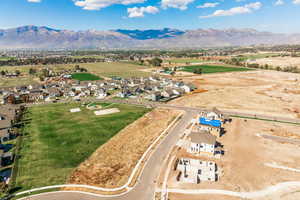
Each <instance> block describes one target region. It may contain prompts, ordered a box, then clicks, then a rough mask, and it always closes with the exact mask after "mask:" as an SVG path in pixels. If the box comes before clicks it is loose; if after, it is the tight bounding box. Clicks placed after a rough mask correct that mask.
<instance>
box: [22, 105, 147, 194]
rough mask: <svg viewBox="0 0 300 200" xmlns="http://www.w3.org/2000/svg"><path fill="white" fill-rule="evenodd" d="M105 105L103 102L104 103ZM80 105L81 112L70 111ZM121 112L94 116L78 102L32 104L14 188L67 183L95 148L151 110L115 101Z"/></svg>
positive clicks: (26, 188) (27, 115)
mask: <svg viewBox="0 0 300 200" xmlns="http://www.w3.org/2000/svg"><path fill="white" fill-rule="evenodd" d="M105 105H106V104H103V106H105ZM76 107H80V109H81V112H78V113H71V112H70V109H71V108H76ZM114 107H115V108H119V109H120V111H121V112H119V113H115V114H111V115H104V116H96V115H95V114H94V112H93V111H90V110H88V109H86V108H85V107H81V106H80V104H76V103H72V104H55V105H53V104H51V105H42V106H35V107H31V108H30V109H29V111H28V113H27V114H26V119H27V120H30V123H29V124H27V125H26V126H25V128H24V133H25V134H26V135H25V136H23V142H22V148H21V150H20V156H21V157H20V159H19V165H18V173H17V177H16V187H21V190H28V189H32V188H37V187H43V186H48V185H57V184H64V183H66V181H67V179H68V177H69V175H70V173H71V172H72V170H74V168H76V167H77V166H78V165H79V164H80V163H81V162H83V161H84V160H86V159H87V158H88V157H89V156H90V155H91V154H92V153H93V152H94V151H95V150H96V149H97V148H99V147H100V146H101V145H102V144H104V143H106V142H107V141H108V140H109V139H110V138H112V137H113V136H114V135H116V134H117V133H118V132H119V131H121V130H122V129H123V128H125V127H126V126H127V125H129V124H131V123H132V122H134V121H135V120H137V119H138V118H140V117H141V116H143V115H144V114H145V113H147V112H148V111H150V110H149V109H146V108H144V107H136V106H131V105H126V104H115V105H114Z"/></svg>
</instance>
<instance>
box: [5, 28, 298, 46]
mask: <svg viewBox="0 0 300 200" xmlns="http://www.w3.org/2000/svg"><path fill="white" fill-rule="evenodd" d="M260 44H265V45H278V44H300V34H278V33H271V32H261V31H257V30H254V29H225V30H219V29H197V30H187V31H182V30H178V29H170V28H165V29H159V30H152V29H151V30H123V29H117V30H111V31H98V30H87V31H71V30H59V29H53V28H49V27H46V26H33V25H30V26H22V27H17V28H10V29H0V49H19V48H30V49H103V50H106V49H107V50H109V49H186V48H189V49H194V48H203V47H224V46H246V45H260Z"/></svg>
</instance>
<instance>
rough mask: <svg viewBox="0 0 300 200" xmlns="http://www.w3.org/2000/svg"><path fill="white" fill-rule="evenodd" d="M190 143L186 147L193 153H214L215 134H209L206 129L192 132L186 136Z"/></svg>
mask: <svg viewBox="0 0 300 200" xmlns="http://www.w3.org/2000/svg"><path fill="white" fill-rule="evenodd" d="M188 140H189V142H190V145H189V147H188V149H187V151H188V152H189V153H192V154H195V155H199V156H200V155H208V156H214V155H215V147H216V136H214V135H211V134H210V133H209V132H207V131H201V132H192V133H191V134H190V135H189V136H188Z"/></svg>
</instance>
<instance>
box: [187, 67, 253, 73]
mask: <svg viewBox="0 0 300 200" xmlns="http://www.w3.org/2000/svg"><path fill="white" fill-rule="evenodd" d="M195 69H202V73H203V74H210V73H218V72H235V71H249V70H250V69H248V68H242V67H230V66H223V65H193V66H185V67H184V68H183V71H186V72H194V70H195Z"/></svg>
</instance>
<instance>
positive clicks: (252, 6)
mask: <svg viewBox="0 0 300 200" xmlns="http://www.w3.org/2000/svg"><path fill="white" fill-rule="evenodd" d="M261 7H262V3H261V2H255V3H249V4H246V5H244V6H239V7H234V8H231V9H229V10H216V11H215V12H214V13H213V14H211V15H207V16H201V17H200V18H210V17H220V16H233V15H239V14H247V13H252V12H253V11H254V10H259V9H260V8H261Z"/></svg>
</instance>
